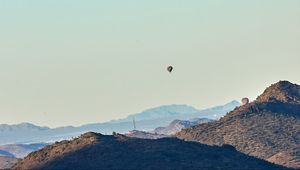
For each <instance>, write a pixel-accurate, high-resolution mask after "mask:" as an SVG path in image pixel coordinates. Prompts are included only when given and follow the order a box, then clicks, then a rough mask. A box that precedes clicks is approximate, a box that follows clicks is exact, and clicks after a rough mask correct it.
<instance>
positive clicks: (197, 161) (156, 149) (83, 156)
mask: <svg viewBox="0 0 300 170" xmlns="http://www.w3.org/2000/svg"><path fill="white" fill-rule="evenodd" d="M13 169H251V170H255V169H266V170H267V169H270V170H271V169H272V170H274V169H284V168H283V167H281V166H277V165H274V164H271V163H268V162H266V161H263V160H261V159H257V158H254V157H250V156H247V155H244V154H242V153H240V152H237V151H236V150H235V149H234V148H233V147H231V146H222V147H218V146H208V145H204V144H200V143H196V142H185V141H182V140H180V139H177V138H163V139H157V140H150V139H137V138H129V137H126V136H123V135H118V134H116V135H114V136H105V135H101V134H97V133H91V132H90V133H86V134H84V135H82V136H80V137H79V138H77V139H74V140H71V141H62V142H59V143H56V144H53V145H50V146H46V147H45V148H44V149H41V150H39V151H37V152H33V153H31V154H29V155H28V156H27V157H26V158H25V159H24V160H22V161H20V162H18V163H17V164H16V165H15V166H14V167H13Z"/></svg>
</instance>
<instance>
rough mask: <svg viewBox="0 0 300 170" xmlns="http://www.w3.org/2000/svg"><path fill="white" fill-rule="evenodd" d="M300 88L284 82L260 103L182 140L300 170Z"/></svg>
mask: <svg viewBox="0 0 300 170" xmlns="http://www.w3.org/2000/svg"><path fill="white" fill-rule="evenodd" d="M299 99H300V86H299V85H296V84H292V83H290V82H287V81H280V82H278V83H276V84H273V85H271V86H270V87H268V88H267V89H266V90H265V91H264V93H263V94H262V95H260V96H259V97H258V98H257V100H256V101H254V102H252V103H249V104H247V105H244V106H241V107H238V108H236V109H235V110H233V111H231V112H230V113H228V114H227V115H226V116H225V117H223V118H221V119H220V120H219V121H216V122H211V123H207V124H200V125H197V126H194V127H192V128H188V129H185V130H182V131H181V132H179V133H178V134H177V136H178V137H179V138H182V139H186V140H192V141H198V142H201V143H205V144H209V145H223V144H230V145H233V146H235V147H236V148H237V150H239V151H241V152H243V153H246V154H249V155H252V156H256V157H259V158H262V159H265V160H268V161H270V162H274V163H277V164H280V165H284V166H288V167H294V168H300V102H299V101H300V100H299Z"/></svg>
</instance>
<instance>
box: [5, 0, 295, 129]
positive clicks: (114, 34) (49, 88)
mask: <svg viewBox="0 0 300 170" xmlns="http://www.w3.org/2000/svg"><path fill="white" fill-rule="evenodd" d="M167 65H174V67H175V69H174V72H173V73H172V74H169V73H167V71H166V66H167ZM0 79H1V81H0V90H1V91H0V118H1V119H0V123H9V124H11V123H19V122H32V123H36V124H38V125H47V126H51V127H56V126H62V125H81V124H84V123H93V122H103V121H106V120H110V119H115V118H122V117H126V116H127V115H128V114H132V113H136V112H140V111H142V110H144V109H147V108H151V107H155V106H159V105H166V104H189V105H192V106H194V107H196V108H199V109H200V108H206V107H210V106H214V105H218V104H224V103H226V102H229V101H231V100H234V99H237V100H240V99H241V98H242V97H244V96H248V97H250V99H251V100H253V99H254V98H256V96H257V95H259V94H260V93H262V91H263V90H264V89H265V87H267V86H269V85H270V84H271V83H275V82H277V81H279V80H289V81H291V82H293V83H297V84H300V1H299V0H251V1H243V0H223V1H214V0H206V1H204V0H203V1H200V0H180V1H179V0H106V1H104V0H103V1H102V0H81V1H79V0H43V1H41V0H26V1H24V0H0Z"/></svg>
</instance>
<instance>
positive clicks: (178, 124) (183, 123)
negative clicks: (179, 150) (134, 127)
mask: <svg viewBox="0 0 300 170" xmlns="http://www.w3.org/2000/svg"><path fill="white" fill-rule="evenodd" d="M212 121H213V120H211V119H207V118H195V119H192V120H174V121H172V122H171V123H170V124H169V125H168V126H166V127H158V128H155V129H154V131H153V132H154V133H157V134H163V135H175V134H176V133H177V132H179V131H181V130H182V129H186V128H189V127H191V126H195V125H198V124H201V123H207V122H212Z"/></svg>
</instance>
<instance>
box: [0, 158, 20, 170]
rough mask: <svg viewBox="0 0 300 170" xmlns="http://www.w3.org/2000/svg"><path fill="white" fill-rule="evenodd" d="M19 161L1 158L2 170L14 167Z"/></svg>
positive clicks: (0, 166)
mask: <svg viewBox="0 0 300 170" xmlns="http://www.w3.org/2000/svg"><path fill="white" fill-rule="evenodd" d="M17 161H18V159H17V158H12V157H7V156H0V169H7V168H10V167H12V166H13V165H14V164H15V163H16V162H17Z"/></svg>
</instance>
